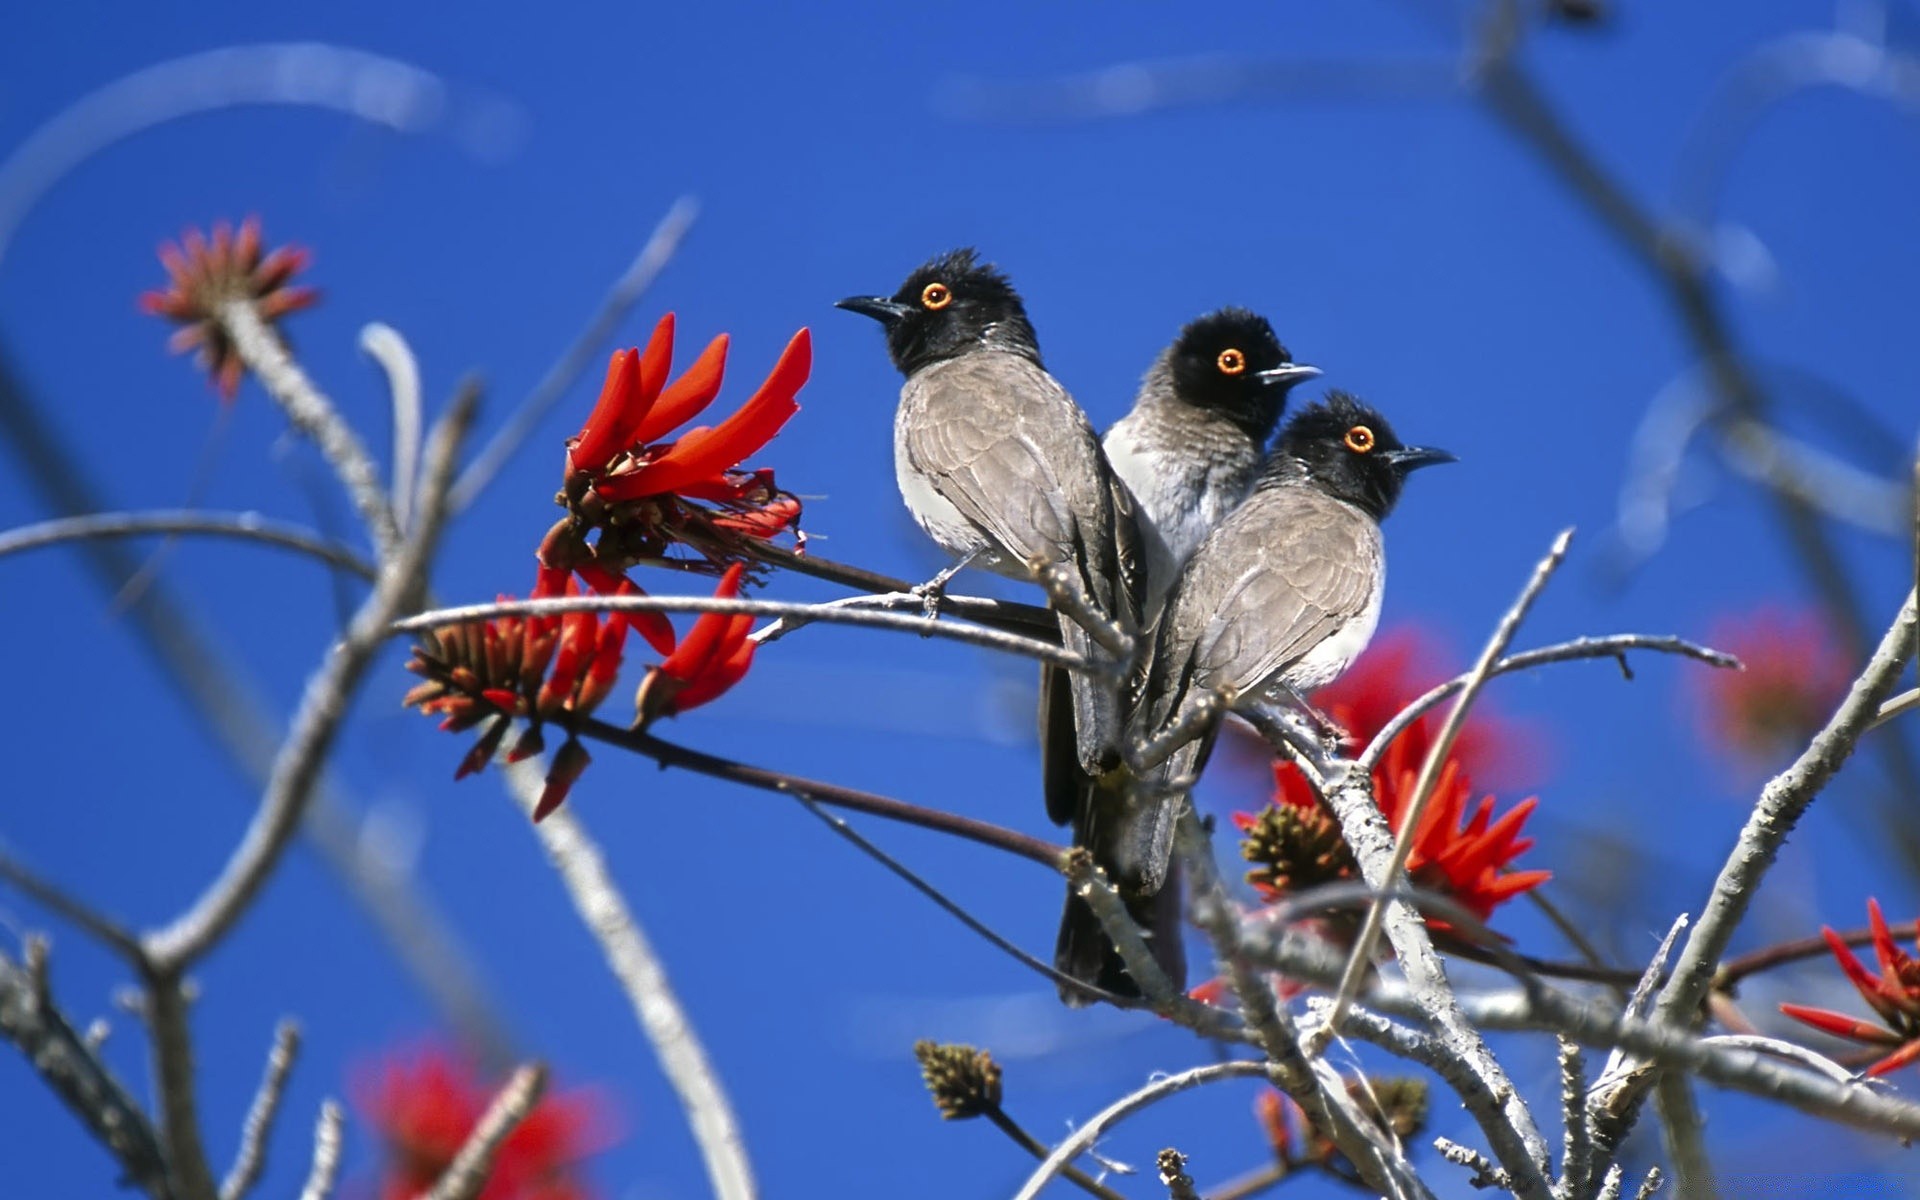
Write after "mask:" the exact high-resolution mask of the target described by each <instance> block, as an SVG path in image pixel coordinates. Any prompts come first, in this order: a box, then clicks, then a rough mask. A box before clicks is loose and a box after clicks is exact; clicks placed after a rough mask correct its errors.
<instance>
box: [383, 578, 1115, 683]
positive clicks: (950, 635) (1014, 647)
mask: <svg viewBox="0 0 1920 1200" xmlns="http://www.w3.org/2000/svg"><path fill="white" fill-rule="evenodd" d="M570 612H668V613H730V614H741V613H746V614H750V615H752V616H756V617H786V616H794V617H805V618H806V619H808V620H810V621H823V622H826V623H828V624H834V625H860V626H865V627H867V628H869V629H890V630H893V631H895V632H900V633H916V634H919V635H920V636H922V637H937V638H945V639H947V640H948V641H954V642H962V643H964V644H966V645H969V646H979V647H982V648H984V649H988V650H1002V651H1005V652H1007V653H1009V654H1018V655H1021V656H1023V657H1026V658H1031V659H1034V660H1036V661H1039V662H1043V663H1052V664H1054V665H1055V666H1060V667H1065V668H1066V669H1068V670H1069V671H1079V672H1081V673H1082V674H1093V675H1102V674H1107V673H1109V670H1110V669H1109V668H1108V667H1107V666H1106V665H1105V664H1103V663H1092V662H1088V661H1087V660H1086V659H1084V658H1081V657H1080V656H1079V655H1077V654H1075V653H1073V652H1072V651H1070V650H1063V649H1061V648H1060V647H1059V646H1056V645H1050V644H1048V643H1046V642H1042V641H1039V640H1038V639H1036V638H1030V637H1025V636H1022V635H1020V634H1015V633H1003V632H1001V631H1000V630H997V629H986V628H983V627H981V626H977V625H963V624H956V623H954V622H952V621H929V620H927V619H926V618H925V617H920V616H908V615H906V614H904V613H893V612H870V611H867V610H866V609H857V608H840V607H836V606H835V605H833V604H832V603H826V604H794V603H790V602H787V601H781V600H740V599H727V598H724V597H720V596H563V597H554V598H549V599H544V600H503V601H499V602H497V603H493V604H464V605H461V606H459V607H458V608H437V609H434V610H432V611H430V612H423V613H420V614H418V615H416V616H412V617H408V618H406V619H405V620H401V621H395V622H394V623H393V626H392V630H391V631H392V632H393V633H417V632H419V631H420V630H422V629H437V628H439V627H440V626H443V625H461V624H465V623H466V622H468V621H489V620H492V619H494V618H496V617H524V616H550V615H557V614H559V613H570Z"/></svg>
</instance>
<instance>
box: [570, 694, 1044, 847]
mask: <svg viewBox="0 0 1920 1200" xmlns="http://www.w3.org/2000/svg"><path fill="white" fill-rule="evenodd" d="M578 731H579V733H580V736H582V737H587V738H592V739H593V740H595V741H599V742H606V743H607V744H609V745H614V746H621V747H624V748H626V749H628V750H632V751H634V752H636V753H638V754H643V755H645V756H646V757H648V758H651V759H652V760H653V761H655V762H657V763H659V764H660V765H661V766H663V767H680V768H683V769H685V770H688V771H692V772H694V773H695V774H697V775H705V776H708V777H709V778H712V779H725V780H728V781H729V782H732V783H740V784H745V785H746V786H748V787H751V788H757V789H759V790H761V791H765V792H774V793H777V794H779V795H783V796H794V797H799V798H801V799H806V800H813V801H816V802H818V803H820V804H825V805H827V806H829V807H832V808H844V809H848V810H851V811H853V812H863V813H867V814H869V815H871V816H876V817H883V818H885V819H887V820H889V821H899V822H901V823H902V824H906V825H917V826H919V827H920V828H922V829H931V830H934V831H935V832H938V833H946V834H951V835H953V836H954V837H959V838H965V839H966V840H967V841H970V842H978V843H979V844H981V845H983V846H992V847H993V848H994V849H996V850H1004V851H1006V852H1007V853H1009V854H1016V855H1019V856H1020V857H1021V858H1025V859H1029V860H1031V861H1033V862H1037V863H1039V864H1040V865H1042V866H1044V867H1046V868H1047V869H1049V870H1052V871H1058V870H1060V864H1061V859H1062V856H1063V855H1065V854H1066V852H1067V848H1066V847H1065V846H1059V845H1055V844H1054V843H1052V842H1049V841H1047V840H1046V839H1045V838H1037V837H1034V836H1033V835H1032V834H1027V833H1021V832H1020V831H1018V830H1014V829H1007V828H1005V827H1003V826H999V825H993V824H990V823H988V822H986V821H980V820H976V819H974V818H973V817H964V816H961V815H960V814H958V813H950V812H943V811H941V810H940V809H936V808H923V807H922V806H920V805H918V804H909V803H908V802H906V801H905V800H895V799H894V798H893V797H891V796H881V795H877V794H875V793H873V792H862V791H859V790H857V789H855V788H849V787H841V786H840V785H839V784H835V783H823V782H821V781H819V780H816V779H806V778H803V777H801V776H799V775H788V774H785V773H784V772H780V771H772V770H768V769H767V768H765V767H755V766H751V765H749V764H747V763H740V762H734V761H733V760H732V759H727V758H721V757H720V756H719V755H717V754H708V753H706V752H705V751H703V750H694V749H691V748H689V747H687V746H682V745H679V744H677V743H674V742H669V741H666V740H664V739H662V738H658V737H655V736H654V735H653V734H651V733H646V732H641V731H637V730H632V729H622V728H620V727H619V726H617V725H610V724H608V723H607V722H605V721H597V720H591V719H589V720H585V721H581V722H580V723H579V726H578Z"/></svg>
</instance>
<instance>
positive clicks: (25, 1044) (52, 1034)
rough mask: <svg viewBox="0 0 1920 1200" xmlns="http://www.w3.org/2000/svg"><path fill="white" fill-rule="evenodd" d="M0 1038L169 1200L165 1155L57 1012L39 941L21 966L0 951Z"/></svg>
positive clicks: (130, 1170) (141, 1183) (136, 1175)
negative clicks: (11, 1045) (17, 1051)
mask: <svg viewBox="0 0 1920 1200" xmlns="http://www.w3.org/2000/svg"><path fill="white" fill-rule="evenodd" d="M0 1036H4V1037H5V1038H6V1040H8V1041H10V1042H12V1043H13V1044H14V1045H15V1046H16V1047H18V1048H19V1050H20V1053H21V1055H22V1056H23V1057H24V1058H25V1059H26V1061H27V1063H28V1065H29V1066H31V1067H32V1068H33V1069H34V1071H35V1072H36V1073H37V1074H38V1075H39V1076H40V1078H41V1080H43V1081H44V1082H45V1083H46V1085H47V1087H48V1088H49V1089H51V1090H52V1091H53V1093H54V1095H56V1096H58V1097H60V1099H61V1101H62V1102H63V1103H64V1104H66V1106H67V1107H68V1108H69V1109H70V1110H72V1112H73V1114H74V1115H75V1116H77V1117H79V1118H80V1120H81V1121H82V1122H83V1123H84V1124H85V1125H86V1127H87V1130H88V1132H90V1133H92V1134H93V1136H94V1137H95V1138H96V1139H98V1141H99V1142H100V1144H101V1145H102V1146H105V1147H106V1149H107V1152H108V1153H110V1154H112V1155H113V1157H114V1160H115V1161H116V1162H118V1163H119V1164H120V1169H121V1170H122V1171H123V1172H125V1174H126V1177H127V1179H129V1180H131V1181H132V1182H133V1183H134V1184H135V1185H137V1186H138V1187H139V1188H140V1189H141V1190H143V1191H145V1192H146V1193H147V1194H148V1195H149V1196H152V1197H153V1198H154V1200H173V1197H174V1191H173V1185H172V1183H171V1182H170V1179H169V1176H168V1171H167V1158H166V1154H165V1153H164V1152H163V1151H162V1150H161V1148H160V1138H159V1136H158V1135H157V1134H156V1133H155V1132H154V1129H153V1126H152V1124H151V1123H150V1122H149V1121H148V1120H147V1115H146V1113H144V1112H142V1111H141V1108H140V1102H139V1101H137V1100H135V1099H134V1098H133V1096H132V1094H131V1093H129V1092H128V1091H127V1089H126V1086H125V1085H124V1084H122V1083H121V1082H120V1081H119V1080H118V1079H116V1078H115V1077H114V1075H113V1073H112V1072H111V1071H109V1070H108V1069H107V1067H106V1064H104V1063H102V1062H101V1061H100V1058H99V1055H97V1054H96V1053H95V1052H94V1049H93V1047H91V1046H89V1045H88V1044H87V1043H86V1041H85V1039H84V1038H82V1036H81V1035H80V1034H79V1033H78V1032H77V1031H76V1030H75V1029H74V1027H73V1025H72V1023H70V1022H69V1021H68V1020H67V1018H66V1016H65V1014H63V1013H62V1012H61V1011H60V1010H59V1009H58V1008H57V1007H55V1005H54V1003H53V999H52V997H51V995H50V994H49V989H48V987H47V980H46V946H45V944H44V943H42V942H39V941H37V940H36V941H30V942H29V943H28V944H27V961H26V962H25V963H24V964H16V963H15V962H13V961H12V960H11V959H10V958H8V957H7V956H6V954H5V953H0Z"/></svg>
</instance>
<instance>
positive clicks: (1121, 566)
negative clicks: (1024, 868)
mask: <svg viewBox="0 0 1920 1200" xmlns="http://www.w3.org/2000/svg"><path fill="white" fill-rule="evenodd" d="M839 306H840V307H841V308H845V309H849V310H851V311H853V312H857V313H862V314H864V315H866V316H869V317H872V318H874V319H875V320H877V321H879V322H880V323H881V324H882V325H883V326H885V328H886V334H887V352H888V354H889V355H890V356H891V357H892V359H893V364H894V366H896V367H898V368H899V370H900V372H901V374H903V375H905V376H906V384H905V386H903V387H902V388H901V390H900V407H899V409H898V411H897V413H896V415H895V417H894V425H893V435H894V436H893V447H894V473H895V475H896V477H897V479H898V481H899V484H900V494H901V496H902V497H903V498H904V499H905V500H906V503H907V508H908V509H909V510H910V511H911V512H912V513H913V516H914V519H915V520H916V521H918V522H919V524H920V527H921V528H922V529H924V530H926V531H927V533H928V535H929V536H931V537H932V538H933V540H934V541H936V542H938V543H939V544H940V545H941V546H942V547H944V548H945V549H947V550H948V551H950V552H951V553H953V554H955V555H957V556H958V557H959V561H958V562H957V563H956V564H955V565H954V566H953V567H952V568H950V569H949V570H947V571H944V572H942V573H941V574H940V575H938V576H936V577H935V578H934V579H933V580H932V581H931V582H930V583H929V584H928V585H927V586H928V588H929V589H933V591H934V595H935V598H936V599H937V590H938V589H939V588H940V587H942V586H944V585H945V583H946V580H947V579H949V578H951V576H952V574H953V572H954V571H956V570H958V569H959V568H960V567H961V566H964V565H966V564H967V563H969V562H971V563H975V564H977V565H979V566H983V567H985V568H987V569H989V570H993V571H997V572H1000V573H1002V574H1006V575H1012V576H1015V577H1022V578H1032V577H1034V576H1035V575H1036V573H1037V572H1038V571H1040V570H1043V569H1046V568H1048V567H1053V566H1065V567H1067V568H1069V570H1070V572H1071V576H1072V578H1073V579H1074V581H1075V582H1076V583H1077V584H1078V586H1079V588H1080V590H1081V593H1082V596H1083V598H1084V599H1085V600H1086V601H1087V602H1088V604H1089V605H1090V606H1091V607H1092V608H1093V609H1095V610H1096V612H1097V613H1099V614H1101V615H1104V616H1105V617H1108V618H1110V619H1112V620H1113V621H1114V622H1115V623H1116V625H1117V626H1118V628H1119V630H1120V632H1122V633H1123V634H1124V635H1126V636H1128V637H1132V636H1133V635H1134V634H1136V633H1137V632H1138V628H1139V614H1140V603H1141V593H1142V591H1143V589H1144V586H1145V573H1144V571H1145V568H1144V562H1143V551H1142V548H1141V545H1140V529H1139V521H1138V516H1137V513H1136V511H1135V505H1134V500H1133V496H1132V494H1131V493H1130V492H1129V491H1128V490H1127V487H1126V485H1125V484H1124V483H1122V482H1121V481H1120V480H1119V478H1118V477H1117V476H1116V475H1115V474H1114V473H1113V469H1112V468H1111V467H1110V466H1109V465H1108V463H1107V459H1106V456H1105V454H1104V453H1103V452H1102V451H1101V449H1100V441H1099V438H1098V437H1097V436H1096V435H1095V434H1094V431H1093V426H1092V424H1091V423H1089V422H1088V420H1087V417H1086V414H1085V413H1083V412H1082V411H1081V410H1080V406H1079V405H1077V404H1075V403H1074V401H1073V397H1071V396H1070V395H1068V394H1067V391H1066V389H1065V388H1063V387H1061V386H1060V384H1059V382H1058V381H1056V380H1055V379H1054V378H1053V376H1051V375H1049V374H1048V373H1047V370H1046V368H1045V366H1043V365H1042V363H1041V361H1040V347H1039V342H1038V339H1037V338H1036V337H1035V335H1034V331H1033V325H1032V323H1031V322H1030V321H1029V320H1028V319H1027V312H1026V306H1025V305H1024V304H1023V303H1022V302H1021V299H1020V296H1019V294H1018V293H1017V292H1015V291H1014V289H1013V285H1012V284H1011V283H1009V282H1008V281H1007V278H1006V276H1005V275H1003V274H1001V273H1000V272H999V271H998V270H997V269H995V268H994V267H992V266H991V265H989V264H985V263H982V262H980V261H979V260H978V258H977V257H976V255H975V253H974V252H973V251H972V250H955V251H953V252H951V253H948V254H944V255H941V256H939V257H937V258H935V259H933V260H931V261H930V262H928V263H926V264H925V265H923V266H921V267H919V268H918V269H917V270H915V271H914V272H913V273H912V274H911V275H909V276H907V279H906V282H905V283H903V284H901V285H900V288H899V290H898V291H896V292H895V293H894V294H893V295H892V296H853V297H849V298H847V299H845V300H842V301H840V304H839ZM1060 636H1061V641H1062V643H1063V644H1064V645H1065V646H1066V647H1067V648H1068V649H1071V650H1073V651H1075V652H1076V653H1079V654H1083V655H1087V656H1089V657H1093V656H1094V653H1095V652H1094V644H1093V638H1092V637H1091V635H1090V634H1089V632H1088V631H1087V630H1086V629H1084V628H1082V626H1081V625H1080V623H1079V622H1078V621H1076V620H1074V619H1073V618H1071V617H1069V616H1067V615H1066V614H1062V616H1061V618H1060ZM1042 690H1043V692H1044V693H1045V694H1046V695H1047V696H1048V697H1049V698H1051V697H1052V696H1054V695H1064V696H1065V699H1064V700H1061V701H1051V700H1049V701H1048V702H1050V703H1052V704H1053V705H1054V706H1055V707H1057V708H1058V709H1059V712H1060V718H1059V720H1060V722H1061V725H1060V733H1061V738H1060V740H1058V741H1056V742H1055V743H1054V744H1055V745H1056V746H1059V747H1063V748H1064V747H1071V751H1070V752H1064V753H1061V754H1060V755H1059V757H1060V759H1061V760H1063V761H1060V762H1057V763H1047V764H1044V767H1043V773H1045V774H1047V775H1049V776H1052V775H1056V774H1057V775H1061V776H1064V777H1068V778H1072V779H1076V780H1077V779H1093V778H1098V777H1099V776H1101V775H1102V774H1104V773H1106V772H1108V771H1110V770H1112V769H1114V768H1115V767H1116V766H1117V765H1118V763H1119V739H1120V735H1121V733H1122V731H1123V729H1124V727H1125V725H1126V716H1125V714H1124V713H1123V712H1122V710H1121V708H1120V692H1121V689H1119V688H1117V687H1115V686H1114V685H1113V684H1111V683H1109V682H1105V681H1102V680H1098V679H1092V678H1088V677H1085V676H1081V675H1074V676H1072V677H1071V679H1069V680H1068V681H1066V682H1065V683H1064V684H1063V683H1061V682H1060V680H1059V678H1058V675H1049V677H1048V679H1047V680H1046V681H1045V682H1043V689H1042ZM1064 790H1068V789H1063V791H1064ZM1048 795H1049V804H1050V806H1051V805H1052V804H1053V800H1052V797H1053V789H1051V788H1049V790H1048ZM1053 815H1054V818H1055V820H1058V821H1068V820H1072V819H1073V817H1074V813H1073V812H1072V811H1071V809H1070V807H1069V808H1063V809H1062V810H1061V811H1055V812H1054V814H1053ZM1175 916H1176V919H1177V914H1175ZM1165 940H1166V942H1167V943H1169V944H1170V946H1171V950H1170V953H1172V954H1175V955H1178V954H1179V953H1180V952H1181V951H1180V946H1179V936H1178V930H1177V929H1175V930H1174V931H1173V933H1172V936H1170V937H1169V938H1167V939H1165Z"/></svg>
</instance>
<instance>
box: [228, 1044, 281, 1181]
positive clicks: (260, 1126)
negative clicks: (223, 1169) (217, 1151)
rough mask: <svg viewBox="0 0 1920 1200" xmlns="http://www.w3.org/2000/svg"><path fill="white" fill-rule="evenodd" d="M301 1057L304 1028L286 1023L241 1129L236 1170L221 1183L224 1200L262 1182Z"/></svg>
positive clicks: (272, 1050)
mask: <svg viewBox="0 0 1920 1200" xmlns="http://www.w3.org/2000/svg"><path fill="white" fill-rule="evenodd" d="M299 1053H300V1026H299V1025H297V1024H295V1023H294V1022H292V1021H282V1022H280V1025H279V1027H278V1028H277V1029H275V1030H274V1031H273V1049H271V1050H269V1051H268V1052H267V1070H266V1073H265V1074H264V1075H262V1076H261V1077H260V1090H259V1091H257V1092H255V1093H254V1095H253V1105H252V1107H250V1108H248V1109H247V1120H246V1123H245V1124H244V1125H242V1126H241V1127H240V1150H239V1152H238V1153H237V1154H235V1155H234V1158H233V1166H232V1167H231V1168H229V1169H228V1171H227V1177H226V1178H225V1179H224V1180H222V1181H221V1183H220V1200H241V1197H243V1196H245V1195H246V1194H247V1193H248V1192H250V1191H252V1190H253V1185H254V1184H256V1183H259V1182H260V1174H261V1172H263V1171H265V1170H266V1167H267V1139H268V1138H269V1137H271V1136H272V1135H273V1119H274V1117H276V1116H278V1115H279V1112H280V1101H281V1100H282V1099H284V1098H285V1096H286V1094H287V1079H288V1077H289V1076H290V1075H292V1073H293V1060H294V1059H295V1058H296V1057H298V1056H299Z"/></svg>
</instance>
